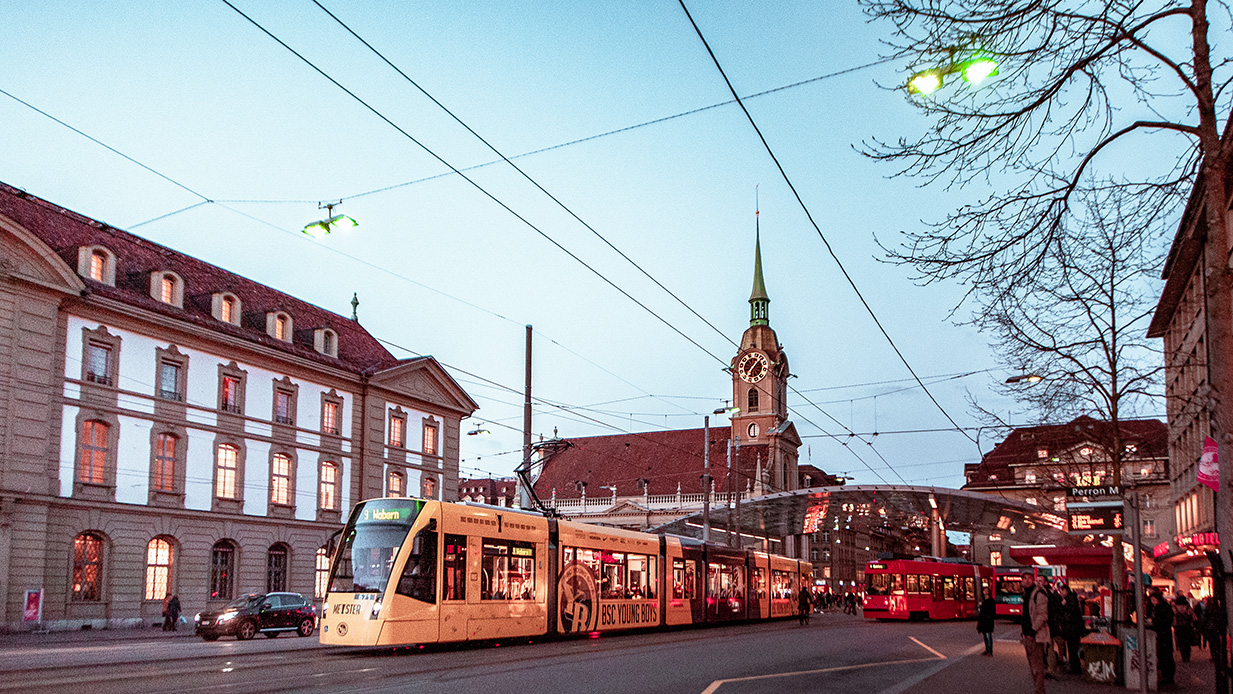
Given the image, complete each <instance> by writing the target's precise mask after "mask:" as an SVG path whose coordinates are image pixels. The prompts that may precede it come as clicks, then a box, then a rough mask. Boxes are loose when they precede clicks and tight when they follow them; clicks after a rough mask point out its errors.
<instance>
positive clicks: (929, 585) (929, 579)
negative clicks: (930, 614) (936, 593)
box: [920, 574, 933, 595]
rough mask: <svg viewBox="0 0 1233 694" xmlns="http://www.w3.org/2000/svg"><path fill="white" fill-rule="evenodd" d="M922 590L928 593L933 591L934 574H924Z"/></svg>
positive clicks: (921, 581) (921, 582) (922, 576)
mask: <svg viewBox="0 0 1233 694" xmlns="http://www.w3.org/2000/svg"><path fill="white" fill-rule="evenodd" d="M920 592H922V593H925V594H926V595H928V594H929V593H932V592H933V576H930V575H929V574H923V575H921V577H920Z"/></svg>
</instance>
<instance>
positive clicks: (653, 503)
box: [544, 492, 751, 513]
mask: <svg viewBox="0 0 1233 694" xmlns="http://www.w3.org/2000/svg"><path fill="white" fill-rule="evenodd" d="M704 496H705V495H704V494H655V495H653V496H616V497H614V496H600V497H586V498H577V499H557V498H549V499H544V505H545V506H549V507H551V508H555V509H557V510H559V511H574V512H577V513H585V512H587V511H603V510H606V509H610V508H613V507H615V506H617V505H619V504H620V503H622V502H624V501H629V502H632V503H635V504H638V505H639V506H643V507H645V508H648V509H650V510H653V511H654V510H662V509H681V508H697V509H700V508H702V501H703V498H704ZM750 496H751V494H750V493H749V492H743V493H741V494H740V497H741V499H742V500H745V499H748V498H750ZM736 497H737V494H736V493H735V492H733V493H731V494H729V493H727V492H723V493H716V494H711V506H712V507H722V506H725V505H727V504H730V503H732V502H733V501H735V500H736Z"/></svg>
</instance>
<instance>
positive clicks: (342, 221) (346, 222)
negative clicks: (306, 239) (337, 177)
mask: <svg viewBox="0 0 1233 694" xmlns="http://www.w3.org/2000/svg"><path fill="white" fill-rule="evenodd" d="M341 204H342V201H341V200H340V201H338V202H331V203H327V204H324V205H318V206H317V209H319V210H325V211H326V214H329V215H330V216H329V217H326V218H325V219H319V220H317V221H315V222H310V223H309V224H305V225H304V228H303V229H302V231H303V232H304V233H305V234H307V235H309V236H311V237H313V238H315V239H319V238H321V237H322V236H325V235H326V234H328V233H330V232H331V231H333V230H334V229H335V228H337V227H355V226H359V222H357V221H355V220H354V219H352V218H350V217H348V216H347V215H345V214H333V212H334V208H335V207H337V206H338V205H341Z"/></svg>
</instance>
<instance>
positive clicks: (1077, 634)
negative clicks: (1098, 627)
mask: <svg viewBox="0 0 1233 694" xmlns="http://www.w3.org/2000/svg"><path fill="white" fill-rule="evenodd" d="M1058 594H1059V595H1060V597H1061V602H1062V618H1061V633H1062V640H1063V641H1065V643H1066V659H1067V660H1068V661H1069V662H1070V672H1071V674H1074V675H1078V674H1079V673H1081V672H1082V671H1083V669H1082V667H1080V665H1079V639H1081V638H1083V634H1084V632H1085V631H1087V627H1086V626H1085V625H1084V624H1083V607H1082V606H1081V605H1080V604H1079V596H1078V595H1075V593H1074V591H1072V590H1070V586H1068V585H1066V584H1065V583H1063V584H1062V585H1061V586H1060V587H1059V588H1058Z"/></svg>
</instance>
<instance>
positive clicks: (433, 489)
mask: <svg viewBox="0 0 1233 694" xmlns="http://www.w3.org/2000/svg"><path fill="white" fill-rule="evenodd" d="M422 486H423V487H424V493H423V494H422V495H421V498H424V499H435V498H437V481H436V480H433V479H428V478H425V479H424V483H423V485H422Z"/></svg>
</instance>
